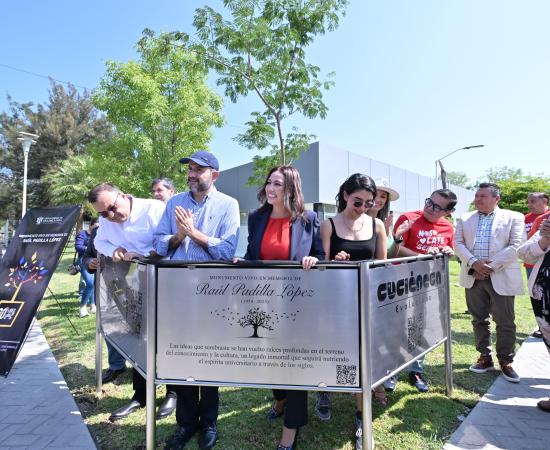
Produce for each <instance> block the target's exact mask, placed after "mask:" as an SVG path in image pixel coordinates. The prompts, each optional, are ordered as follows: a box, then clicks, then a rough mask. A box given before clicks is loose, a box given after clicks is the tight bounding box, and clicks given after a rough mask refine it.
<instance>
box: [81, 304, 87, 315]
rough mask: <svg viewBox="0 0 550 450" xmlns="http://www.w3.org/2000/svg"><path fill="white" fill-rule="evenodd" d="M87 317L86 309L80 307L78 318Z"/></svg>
mask: <svg viewBox="0 0 550 450" xmlns="http://www.w3.org/2000/svg"><path fill="white" fill-rule="evenodd" d="M87 315H88V309H87V308H86V305H84V306H81V307H80V317H86V316H87Z"/></svg>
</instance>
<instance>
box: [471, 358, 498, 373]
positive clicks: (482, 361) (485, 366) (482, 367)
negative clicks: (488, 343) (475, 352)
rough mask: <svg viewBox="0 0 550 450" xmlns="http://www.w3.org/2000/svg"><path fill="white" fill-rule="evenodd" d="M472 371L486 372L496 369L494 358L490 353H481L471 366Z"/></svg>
mask: <svg viewBox="0 0 550 450" xmlns="http://www.w3.org/2000/svg"><path fill="white" fill-rule="evenodd" d="M469 370H470V372H474V373H485V372H487V371H489V370H491V371H493V370H495V365H494V364H493V358H491V356H490V355H481V356H480V357H479V359H478V360H477V362H476V363H475V364H474V365H473V366H470V369H469Z"/></svg>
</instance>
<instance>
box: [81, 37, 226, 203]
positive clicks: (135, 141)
mask: <svg viewBox="0 0 550 450" xmlns="http://www.w3.org/2000/svg"><path fill="white" fill-rule="evenodd" d="M137 51H138V53H139V55H140V59H139V61H129V62H126V63H120V62H114V61H108V62H107V63H106V66H107V70H106V74H105V75H104V76H103V78H102V80H101V82H100V85H99V87H98V88H97V89H96V90H95V91H94V93H93V102H94V104H95V105H96V106H97V107H98V108H99V109H100V110H102V111H104V112H105V113H106V116H107V118H108V119H109V121H110V122H111V123H112V124H113V125H114V126H115V128H116V134H115V135H114V137H113V139H112V140H110V141H105V142H96V143H94V145H92V146H90V147H89V152H90V155H91V157H92V161H91V167H92V170H94V171H95V172H96V173H100V174H101V176H102V177H103V180H108V181H112V182H114V183H116V184H118V185H119V186H120V187H121V188H122V189H124V190H126V191H128V192H131V193H133V194H135V195H142V196H149V188H150V182H151V180H152V179H153V178H157V177H160V176H168V177H171V178H173V179H175V180H176V181H178V179H181V177H182V175H181V173H180V165H179V163H178V160H179V158H181V157H184V156H188V155H190V154H191V153H193V152H194V151H196V150H198V149H206V148H207V147H208V143H209V141H210V140H211V138H212V132H211V128H212V126H213V125H214V126H221V125H222V124H223V117H222V115H221V112H220V111H221V109H222V99H221V98H220V97H219V96H218V95H216V94H214V93H213V92H212V91H211V89H210V88H209V87H208V86H207V85H206V83H205V78H206V74H207V68H206V67H205V66H204V64H201V61H200V60H198V58H197V55H196V54H194V53H191V52H189V51H187V50H186V49H184V48H182V47H180V46H177V45H175V42H174V36H173V35H172V34H161V35H159V36H156V35H155V33H153V32H152V31H150V30H144V32H143V36H142V38H141V39H140V40H139V41H138V43H137ZM178 184H179V183H178Z"/></svg>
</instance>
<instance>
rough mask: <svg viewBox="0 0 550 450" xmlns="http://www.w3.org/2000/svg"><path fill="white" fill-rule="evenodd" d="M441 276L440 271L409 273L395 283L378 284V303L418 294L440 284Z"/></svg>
mask: <svg viewBox="0 0 550 450" xmlns="http://www.w3.org/2000/svg"><path fill="white" fill-rule="evenodd" d="M442 280H443V276H442V275H441V272H440V271H435V272H429V273H424V274H418V275H415V274H414V272H411V276H410V277H407V278H401V279H400V280H397V281H387V282H384V283H380V284H379V285H378V288H377V290H376V294H377V296H378V301H379V302H383V301H384V300H386V299H388V298H389V299H390V300H392V299H394V298H395V297H396V296H397V297H401V296H403V295H408V294H409V293H410V292H419V291H422V290H426V289H428V288H430V287H433V286H438V285H440V284H441V283H442Z"/></svg>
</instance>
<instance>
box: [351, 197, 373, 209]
mask: <svg viewBox="0 0 550 450" xmlns="http://www.w3.org/2000/svg"><path fill="white" fill-rule="evenodd" d="M353 206H355V207H356V208H361V206H365V208H367V209H369V208H372V207H373V206H374V200H366V201H363V200H359V199H355V200H354V201H353Z"/></svg>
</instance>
